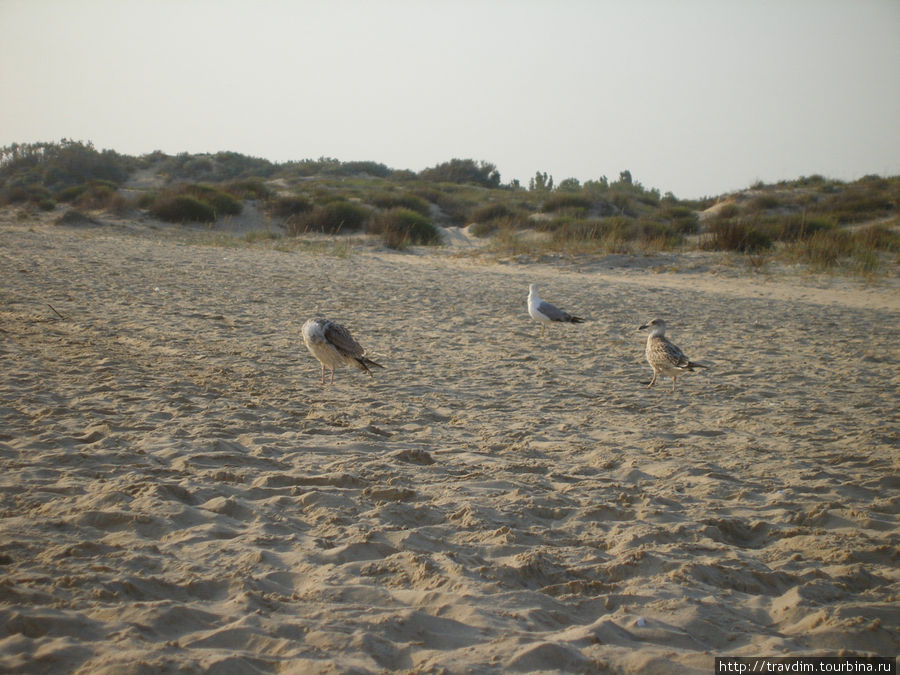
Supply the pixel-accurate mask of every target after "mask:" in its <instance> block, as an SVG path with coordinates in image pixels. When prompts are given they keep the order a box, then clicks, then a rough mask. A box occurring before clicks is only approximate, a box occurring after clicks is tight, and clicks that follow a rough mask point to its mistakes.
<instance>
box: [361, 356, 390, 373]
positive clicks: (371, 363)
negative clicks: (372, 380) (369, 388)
mask: <svg viewBox="0 0 900 675" xmlns="http://www.w3.org/2000/svg"><path fill="white" fill-rule="evenodd" d="M369 366H375V367H376V368H384V366H383V365H381V364H380V363H375V362H374V361H373V360H372V359H367V358H366V357H365V356H360V357H358V358H357V359H356V367H357V368H359V369H360V370H363V371H365V372H367V373H368V374H369V375H370V376H371V375H372V371H371V370H370V369H369Z"/></svg>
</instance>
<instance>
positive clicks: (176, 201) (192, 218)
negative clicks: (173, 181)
mask: <svg viewBox="0 0 900 675" xmlns="http://www.w3.org/2000/svg"><path fill="white" fill-rule="evenodd" d="M150 213H151V214H152V215H153V216H155V217H156V218H159V219H160V220H165V221H167V222H170V223H188V222H197V223H214V222H215V221H216V210H215V209H214V208H213V207H212V206H211V205H210V204H208V203H207V202H204V201H201V200H199V199H197V198H196V197H191V196H190V195H186V194H168V195H163V196H160V197H157V198H156V199H154V200H153V204H152V206H151V207H150Z"/></svg>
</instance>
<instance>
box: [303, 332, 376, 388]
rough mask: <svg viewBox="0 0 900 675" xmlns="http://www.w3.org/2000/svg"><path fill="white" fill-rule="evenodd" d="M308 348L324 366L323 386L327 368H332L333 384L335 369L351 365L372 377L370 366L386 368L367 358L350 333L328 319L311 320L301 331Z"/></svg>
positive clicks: (364, 351) (332, 381)
mask: <svg viewBox="0 0 900 675" xmlns="http://www.w3.org/2000/svg"><path fill="white" fill-rule="evenodd" d="M301 330H302V333H303V342H304V343H306V348H307V349H308V350H309V352H310V353H311V354H312V355H313V356H315V357H316V359H317V360H318V361H319V363H321V364H322V384H325V368H326V367H328V368H331V383H332V384H334V369H335V368H337V367H338V366H343V365H345V364H349V365H352V366H356V367H357V368H359V369H360V370H362V371H364V372H366V373H368V374H369V376H371V375H372V371H371V370H370V369H369V366H375V367H377V368H384V366H382V365H381V364H380V363H375V362H374V361H373V360H371V359H368V358H366V350H365V349H363V348H362V347H361V346H360V344H359V343H358V342H357V341H356V340H354V339H353V336H352V335H350V331H348V330H347V329H346V328H344V327H343V326H342V325H341V324H339V323H336V322H334V321H329V320H328V319H310V320H309V321H307V322H306V323H305V324H303V328H302V329H301Z"/></svg>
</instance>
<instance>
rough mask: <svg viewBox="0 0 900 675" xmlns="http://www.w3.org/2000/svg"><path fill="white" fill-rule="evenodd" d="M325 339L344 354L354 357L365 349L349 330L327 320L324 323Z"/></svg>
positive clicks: (361, 353) (357, 356)
mask: <svg viewBox="0 0 900 675" xmlns="http://www.w3.org/2000/svg"><path fill="white" fill-rule="evenodd" d="M325 339H326V340H328V342H329V343H330V344H331V346H332V347H334V348H335V349H337V350H338V351H339V352H340V353H341V354H343V355H344V356H349V357H350V358H353V359H355V358H359V357H360V356H362V355H363V354H364V353H365V350H364V349H363V348H362V347H361V346H360V344H359V343H358V342H357V341H356V340H354V339H353V336H352V335H350V331H348V330H347V329H346V328H344V327H343V326H342V325H341V324H339V323H335V322H333V321H329V322H328V323H327V324H325Z"/></svg>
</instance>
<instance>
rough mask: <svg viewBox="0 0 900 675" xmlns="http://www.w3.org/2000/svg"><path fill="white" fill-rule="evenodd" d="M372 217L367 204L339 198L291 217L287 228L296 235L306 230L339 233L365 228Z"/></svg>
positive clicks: (286, 224)
mask: <svg viewBox="0 0 900 675" xmlns="http://www.w3.org/2000/svg"><path fill="white" fill-rule="evenodd" d="M370 217H371V212H370V211H369V209H368V208H366V207H365V206H363V205H361V204H356V203H354V202H350V201H346V200H337V201H333V202H329V203H328V204H322V205H319V206H316V207H315V208H314V209H313V210H312V211H309V212H306V213H301V214H298V215H296V216H294V217H292V218H290V219H289V220H288V221H287V222H286V223H285V228H286V229H287V231H288V233H289V234H292V235H294V236H296V235H298V234H302V233H304V232H324V233H325V234H339V233H341V232H348V231H359V230H361V229H363V227H364V226H365V225H366V223H367V222H368V221H369V219H370Z"/></svg>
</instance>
